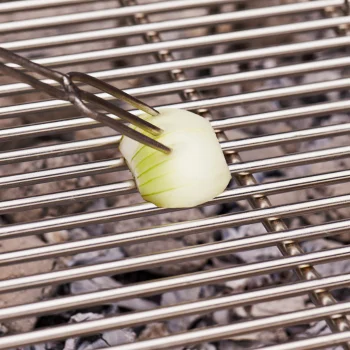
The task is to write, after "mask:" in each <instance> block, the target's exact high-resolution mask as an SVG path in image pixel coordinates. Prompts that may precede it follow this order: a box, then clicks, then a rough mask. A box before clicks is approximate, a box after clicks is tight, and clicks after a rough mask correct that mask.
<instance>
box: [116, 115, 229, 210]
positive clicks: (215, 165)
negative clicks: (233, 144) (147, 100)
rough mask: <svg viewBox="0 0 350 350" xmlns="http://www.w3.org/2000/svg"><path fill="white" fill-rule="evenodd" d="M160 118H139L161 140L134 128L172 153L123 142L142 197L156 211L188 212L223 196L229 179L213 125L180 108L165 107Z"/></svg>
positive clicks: (121, 144)
mask: <svg viewBox="0 0 350 350" xmlns="http://www.w3.org/2000/svg"><path fill="white" fill-rule="evenodd" d="M159 113H160V114H159V115H157V116H155V117H152V116H150V115H148V114H143V115H141V116H140V117H141V118H144V119H147V120H148V121H149V122H150V123H152V124H154V125H156V126H158V127H160V128H161V129H163V130H164V132H163V133H162V134H161V135H160V136H153V135H151V134H149V133H146V132H144V131H142V130H141V129H139V128H135V129H136V130H137V131H139V132H142V133H144V134H147V135H148V136H149V137H152V138H153V139H155V140H157V141H159V142H161V143H163V144H164V145H166V146H168V147H170V148H171V149H172V152H171V153H170V154H164V153H162V152H159V151H156V150H154V149H153V148H150V147H148V146H145V145H143V144H140V143H139V142H137V141H134V140H132V139H130V138H128V137H126V136H123V138H122V140H121V143H120V151H121V153H122V155H123V156H124V158H125V160H126V162H127V165H128V167H129V169H130V170H131V172H132V174H133V176H134V178H135V181H136V184H137V187H138V190H139V192H140V194H141V195H142V197H143V198H144V199H145V200H146V201H148V202H151V203H154V204H155V205H157V206H158V207H163V208H187V207H193V206H196V205H199V204H202V203H205V202H207V201H209V200H211V199H213V198H214V197H216V196H217V195H218V194H220V193H222V192H223V191H224V190H225V188H226V186H227V185H228V183H229V181H230V179H231V175H230V171H229V169H228V166H227V164H226V161H225V157H224V155H223V153H222V150H221V147H220V144H219V142H218V140H217V138H216V135H215V132H214V130H213V128H212V127H211V125H210V123H209V122H208V121H207V120H205V119H204V118H202V117H200V116H199V115H197V114H194V113H191V112H188V111H183V110H179V109H170V108H162V109H159Z"/></svg>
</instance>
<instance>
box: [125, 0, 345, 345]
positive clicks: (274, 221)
mask: <svg viewBox="0 0 350 350" xmlns="http://www.w3.org/2000/svg"><path fill="white" fill-rule="evenodd" d="M124 3H126V4H133V3H134V2H131V3H130V2H128V1H127V0H124ZM143 20H146V21H147V17H146V16H144V17H143ZM135 21H136V22H137V23H138V21H139V19H138V17H137V18H136V17H135ZM338 28H339V27H338ZM147 38H148V41H150V42H154V41H155V42H157V41H159V40H158V39H159V36H158V35H157V33H155V34H151V33H149V34H148V36H147ZM159 57H161V58H162V59H164V60H165V59H166V60H172V59H173V58H172V54H171V52H169V51H168V53H167V54H166V55H164V54H163V55H162V56H159ZM172 73H173V74H172V77H173V79H175V80H181V79H182V77H185V73H184V71H183V70H179V71H178V72H177V73H175V72H172ZM183 98H185V99H187V100H196V99H199V98H200V95H199V93H198V91H196V90H193V89H192V90H185V91H184V92H183ZM198 112H199V113H200V114H201V115H202V116H203V117H205V118H206V119H208V120H210V119H212V116H211V113H210V112H209V111H208V110H205V109H202V110H201V111H198ZM217 136H218V138H219V140H221V141H227V137H226V135H225V133H224V132H218V133H217ZM224 154H225V158H226V160H227V162H228V163H230V162H235V163H241V162H242V159H241V158H240V156H239V154H238V153H236V152H232V151H231V152H224ZM235 180H236V181H237V183H238V184H239V185H241V186H247V185H251V184H256V180H255V178H254V176H252V175H251V174H243V173H241V174H237V175H236V176H235ZM249 202H250V204H251V206H252V208H259V209H260V208H268V207H271V203H270V201H269V199H268V198H267V197H266V196H259V197H258V198H256V197H251V198H250V200H249ZM263 224H264V226H265V228H266V230H267V232H271V231H272V232H274V231H281V230H286V229H287V225H286V224H285V223H284V222H283V221H282V220H281V219H280V218H278V217H272V218H269V219H265V220H263ZM278 248H279V250H280V251H281V253H282V254H283V255H286V256H294V255H299V254H303V253H304V252H303V249H302V248H301V246H300V245H299V244H298V242H293V241H287V242H283V243H282V244H278ZM296 273H297V275H298V277H299V278H301V279H306V280H309V279H315V278H318V276H319V274H318V272H317V271H316V270H315V269H314V268H313V266H312V265H311V264H305V265H300V266H298V267H297V269H296ZM310 297H311V300H312V301H313V303H314V304H315V305H317V306H325V305H330V304H336V303H337V301H336V300H335V299H334V297H333V296H332V295H331V294H330V293H329V292H327V291H324V290H321V291H320V290H315V291H313V292H312V293H311V294H310ZM327 323H328V325H329V327H330V329H331V330H332V331H334V332H338V331H345V330H348V329H349V321H348V320H347V319H346V318H345V316H343V315H336V316H334V317H333V316H332V317H331V318H328V319H327ZM342 346H343V347H344V349H345V348H346V349H350V345H349V343H346V344H342Z"/></svg>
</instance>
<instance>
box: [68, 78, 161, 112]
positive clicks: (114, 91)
mask: <svg viewBox="0 0 350 350" xmlns="http://www.w3.org/2000/svg"><path fill="white" fill-rule="evenodd" d="M69 76H70V77H71V79H72V81H79V82H81V83H86V84H89V85H91V86H94V87H95V88H97V89H99V90H101V91H104V92H107V93H108V94H110V95H112V96H114V97H115V98H117V99H120V100H122V101H125V102H127V103H129V104H130V105H131V106H133V107H135V108H137V109H140V110H141V111H143V112H145V113H147V114H150V115H153V116H156V115H158V114H159V112H158V111H156V110H155V109H154V108H152V107H151V106H148V105H147V104H146V103H144V102H142V101H140V100H139V99H137V98H135V97H133V96H131V95H129V94H127V93H126V92H124V91H122V90H120V89H118V88H116V87H115V86H113V85H110V84H108V83H106V82H104V81H102V80H99V79H97V78H95V77H92V76H91V75H88V74H85V73H80V72H70V73H69Z"/></svg>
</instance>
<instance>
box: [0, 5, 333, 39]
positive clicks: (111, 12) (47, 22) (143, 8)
mask: <svg viewBox="0 0 350 350" xmlns="http://www.w3.org/2000/svg"><path fill="white" fill-rule="evenodd" d="M234 1H235V2H236V1H237V0H234ZM334 1H337V0H334ZM228 2H231V0H203V1H201V2H200V3H198V2H194V1H191V0H179V1H172V2H168V1H164V2H158V3H154V4H147V5H137V6H133V7H129V8H115V9H113V8H112V9H106V10H99V11H91V12H81V13H74V14H69V15H62V16H54V17H45V18H35V19H29V20H24V21H16V22H8V23H1V24H0V33H8V32H15V31H22V30H23V31H25V30H31V29H39V28H40V29H43V28H49V27H56V26H62V25H73V24H78V23H86V22H93V21H101V20H106V19H116V18H123V17H125V16H131V15H133V14H135V13H139V12H143V13H158V12H166V11H171V10H183V9H189V8H193V7H201V6H203V7H204V6H211V5H218V4H224V3H228Z"/></svg>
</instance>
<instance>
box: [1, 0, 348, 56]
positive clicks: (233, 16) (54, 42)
mask: <svg viewBox="0 0 350 350" xmlns="http://www.w3.org/2000/svg"><path fill="white" fill-rule="evenodd" d="M343 4H344V1H343V0H327V1H315V2H306V3H301V4H299V3H298V4H290V5H284V6H272V7H268V8H261V9H254V10H248V11H243V12H242V11H241V12H239V11H238V12H230V13H221V14H218V15H211V16H201V17H196V18H185V19H180V20H173V21H164V22H156V23H147V24H139V25H135V26H128V27H121V28H112V29H104V30H98V31H89V32H83V33H75V34H66V35H59V36H50V37H46V38H38V39H30V40H22V41H15V42H12V43H5V44H3V45H2V47H4V48H5V49H8V50H29V49H37V48H42V47H46V48H47V47H52V46H58V45H67V44H74V43H77V42H78V43H83V42H90V41H96V40H101V39H111V38H116V37H122V36H131V35H138V34H144V33H146V32H148V31H157V32H159V31H171V30H178V29H184V28H185V29H188V28H194V27H199V26H208V25H213V24H221V23H232V22H235V21H244V20H249V19H255V18H262V17H269V16H281V15H289V14H294V13H305V12H307V11H315V10H323V9H324V8H325V7H327V6H342V5H343ZM0 11H1V8H0ZM56 18H57V17H56ZM0 32H1V24H0Z"/></svg>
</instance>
